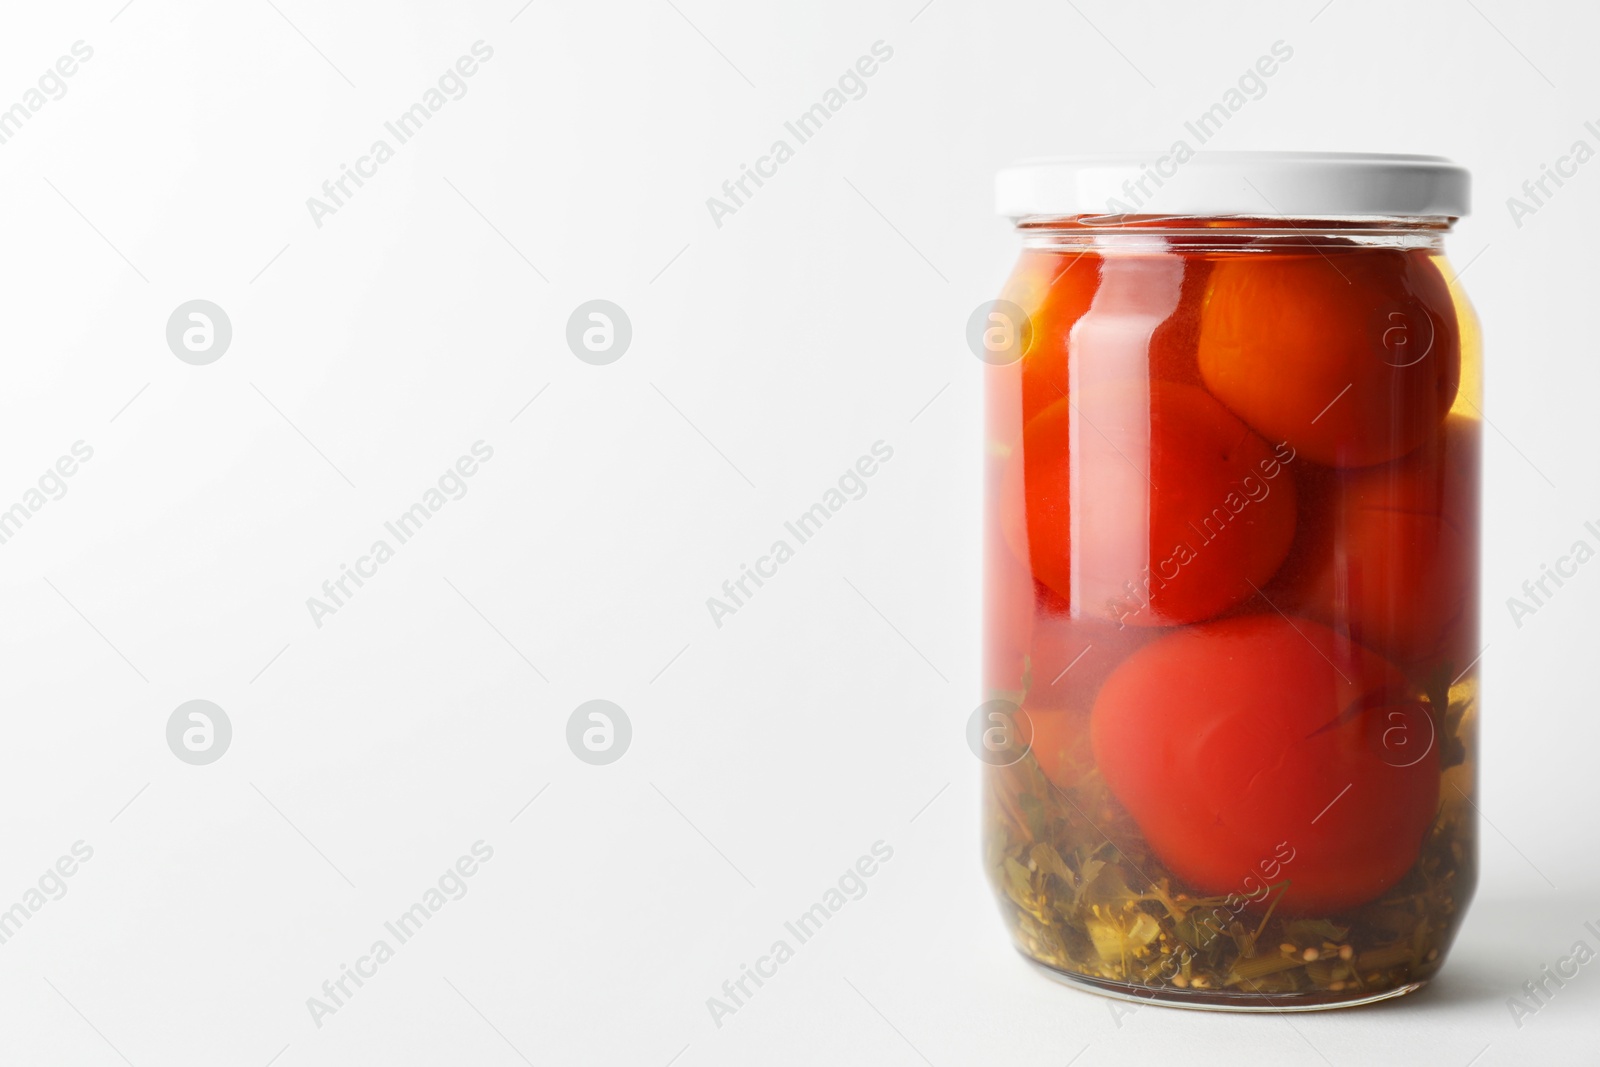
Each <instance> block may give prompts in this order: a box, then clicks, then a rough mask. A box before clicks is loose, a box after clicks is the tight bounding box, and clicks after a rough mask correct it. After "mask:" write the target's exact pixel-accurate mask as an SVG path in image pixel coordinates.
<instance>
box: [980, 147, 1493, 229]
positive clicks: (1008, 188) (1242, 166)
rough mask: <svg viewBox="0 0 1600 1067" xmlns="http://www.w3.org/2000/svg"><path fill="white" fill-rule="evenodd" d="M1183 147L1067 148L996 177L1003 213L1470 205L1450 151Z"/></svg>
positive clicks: (1294, 211) (1285, 212)
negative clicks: (1080, 151)
mask: <svg viewBox="0 0 1600 1067" xmlns="http://www.w3.org/2000/svg"><path fill="white" fill-rule="evenodd" d="M1173 149H1177V150H1179V151H1176V152H1174V151H1173V150H1168V151H1166V152H1145V153H1122V154H1116V155H1086V156H1062V157H1059V158H1053V159H1039V160H1030V161H1027V162H1023V163H1018V164H1016V165H1015V166H1011V167H1007V168H1006V169H1005V170H1002V171H1001V172H1000V173H999V174H998V175H997V176H996V177H995V207H996V210H997V211H999V213H1000V214H1002V215H1009V216H1011V217H1012V218H1020V217H1022V216H1027V215H1042V216H1050V217H1060V216H1069V215H1180V216H1229V215H1246V216H1251V217H1277V218H1335V217H1346V216H1374V215H1377V216H1402V217H1404V216H1430V215H1431V216H1438V215H1443V216H1448V217H1451V218H1459V217H1460V216H1463V215H1465V214H1467V211H1468V207H1469V196H1468V193H1469V185H1470V177H1469V175H1468V173H1467V170H1466V168H1465V167H1461V166H1458V165H1456V164H1454V163H1452V162H1450V161H1449V160H1448V159H1445V158H1444V157H1442V156H1411V155H1384V154H1377V153H1355V152H1212V151H1199V152H1192V151H1189V150H1188V146H1187V144H1185V143H1184V142H1179V143H1178V144H1176V145H1174V146H1173Z"/></svg>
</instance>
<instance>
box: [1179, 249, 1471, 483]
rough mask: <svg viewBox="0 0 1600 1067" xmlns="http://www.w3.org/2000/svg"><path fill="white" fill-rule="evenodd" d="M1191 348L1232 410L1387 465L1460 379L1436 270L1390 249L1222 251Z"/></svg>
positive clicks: (1451, 319)
mask: <svg viewBox="0 0 1600 1067" xmlns="http://www.w3.org/2000/svg"><path fill="white" fill-rule="evenodd" d="M1407 345H1409V346H1411V347H1409V348H1407V347H1406V346H1407ZM1199 350H1200V351H1199V364H1200V374H1201V377H1202V378H1203V379H1204V381H1205V385H1206V387H1207V388H1208V389H1210V390H1211V392H1212V393H1213V394H1215V395H1216V396H1217V398H1218V399H1220V400H1221V401H1222V402H1223V403H1224V404H1226V405H1227V406H1228V407H1229V409H1231V410H1232V411H1233V412H1235V413H1236V414H1237V415H1239V417H1240V418H1242V419H1244V421H1245V422H1247V423H1249V424H1250V425H1251V426H1252V427H1254V428H1255V429H1256V430H1257V431H1258V432H1260V433H1262V434H1264V435H1265V436H1267V437H1268V438H1269V439H1271V440H1274V441H1278V440H1286V441H1288V442H1289V443H1290V444H1291V445H1293V446H1294V447H1295V449H1296V450H1297V451H1299V452H1301V453H1303V454H1304V455H1305V456H1306V457H1308V458H1309V459H1311V460H1313V461H1315V462H1317V463H1321V464H1325V465H1328V466H1335V467H1361V466H1367V465H1370V464H1373V463H1384V462H1387V461H1388V460H1391V459H1394V458H1396V457H1398V456H1402V455H1404V454H1405V453H1407V452H1410V451H1411V450H1412V449H1414V448H1416V447H1417V446H1418V445H1420V444H1422V442H1423V440H1424V439H1425V438H1426V437H1427V436H1428V434H1429V433H1430V432H1431V431H1432V430H1433V429H1434V428H1435V427H1437V426H1438V425H1439V423H1440V422H1441V421H1442V420H1443V419H1444V416H1445V413H1446V412H1447V411H1449V410H1450V405H1451V403H1452V402H1453V401H1454V399H1455V395H1456V389H1457V387H1458V385H1459V384H1460V379H1461V339H1460V333H1459V329H1458V326H1457V323H1456V314H1455V307H1454V304H1453V302H1452V300H1451V295H1450V290H1449V287H1448V286H1447V285H1446V284H1445V281H1444V277H1443V275H1441V274H1440V273H1439V268H1438V267H1437V266H1436V265H1435V264H1434V263H1433V262H1432V261H1431V260H1430V259H1429V258H1427V257H1426V256H1425V255H1422V254H1420V253H1412V252H1401V251H1398V250H1394V249H1370V248H1355V249H1349V250H1337V249H1334V250H1328V251H1326V252H1323V253H1322V254H1305V255H1300V254H1285V253H1282V252H1279V253H1273V254H1271V255H1266V254H1256V255H1242V256H1231V257H1227V258H1225V259H1223V260H1221V261H1219V262H1218V263H1217V264H1216V266H1215V268H1214V269H1213V271H1212V275H1211V285H1210V291H1209V293H1208V295H1207V297H1206V302H1205V307H1204V310H1203V311H1202V313H1201V324H1200V340H1199ZM1418 351H1425V352H1426V354H1425V355H1421V356H1416V355H1414V354H1413V353H1414V352H1418ZM1412 360H1414V362H1413V361H1412ZM1401 363H1407V364H1408V365H1405V366H1401V365H1399V364H1401Z"/></svg>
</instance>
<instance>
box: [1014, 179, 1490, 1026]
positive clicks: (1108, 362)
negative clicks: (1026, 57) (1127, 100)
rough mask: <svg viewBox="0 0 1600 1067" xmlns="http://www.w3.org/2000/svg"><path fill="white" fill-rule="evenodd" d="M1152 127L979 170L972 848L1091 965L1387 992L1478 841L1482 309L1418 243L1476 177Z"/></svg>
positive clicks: (1466, 882) (1091, 979)
mask: <svg viewBox="0 0 1600 1067" xmlns="http://www.w3.org/2000/svg"><path fill="white" fill-rule="evenodd" d="M1168 164H1169V168H1168V169H1170V170H1172V171H1173V172H1174V173H1172V174H1168V173H1167V170H1162V171H1161V172H1160V175H1159V179H1160V180H1156V179H1147V180H1145V181H1144V182H1143V184H1139V179H1140V177H1141V176H1142V175H1147V174H1148V173H1149V172H1150V171H1151V170H1152V169H1153V165H1151V166H1147V165H1146V164H1145V163H1143V162H1140V161H1136V160H1134V159H1131V158H1129V159H1115V158H1094V159H1080V160H1064V161H1051V162H1045V163H1039V164H1029V165H1024V166H1021V167H1017V168H1013V169H1012V170H1010V171H1007V172H1004V173H1003V174H1002V176H1001V179H1000V183H999V189H1000V209H1001V211H1002V213H1004V214H1006V215H1009V216H1011V217H1013V218H1014V219H1016V220H1017V227H1018V230H1019V233H1020V234H1021V236H1022V238H1023V243H1024V250H1023V252H1022V256H1021V259H1020V261H1019V262H1018V264H1017V266H1016V269H1015V271H1014V273H1013V274H1012V276H1011V278H1010V280H1009V282H1008V283H1007V284H1006V287H1005V290H1004V292H1003V293H1002V297H1001V300H1000V301H997V302H996V304H995V305H994V307H993V309H991V311H990V312H989V313H988V321H987V326H988V331H987V332H986V333H985V334H984V337H985V338H986V339H987V344H986V348H985V353H984V354H985V356H986V358H985V362H986V363H987V364H988V366H987V367H986V369H985V374H986V376H987V383H986V384H987V400H986V404H987V429H986V438H987V440H986V445H987V448H986V464H987V467H986V477H987V492H986V517H985V529H986V536H985V556H986V559H985V570H986V574H985V625H984V630H985V650H984V674H985V679H984V681H985V688H986V690H987V692H986V701H987V702H986V704H985V708H986V709H989V710H988V715H989V719H990V725H991V727H992V729H990V730H989V731H988V733H986V734H985V737H986V738H988V739H998V740H993V741H991V742H990V743H989V745H988V748H989V753H988V755H987V756H986V758H985V762H986V763H987V764H988V767H987V768H986V783H985V789H984V808H985V810H984V828H985V831H984V832H985V862H986V865H987V868H988V871H989V874H990V876H991V879H992V881H993V884H994V886H995V889H996V891H997V894H998V896H999V899H1000V903H1001V908H1002V911H1003V914H1004V917H1005V921H1006V923H1007V925H1008V926H1009V927H1010V929H1011V932H1012V935H1013V937H1014V938H1015V941H1016V945H1017V947H1018V948H1019V949H1020V950H1021V952H1022V953H1023V954H1024V955H1025V956H1026V957H1028V958H1029V959H1031V960H1032V961H1034V962H1035V963H1037V964H1039V965H1040V966H1041V967H1043V968H1046V969H1047V970H1048V971H1049V972H1050V973H1051V974H1052V975H1054V976H1057V977H1060V978H1061V979H1063V980H1065V981H1067V982H1068V983H1069V984H1072V985H1076V986H1078V987H1080V988H1086V989H1090V990H1093V991H1095V992H1100V993H1104V994H1108V995H1112V996H1123V997H1136V998H1138V999H1140V1000H1142V1001H1154V1002H1159V1003H1165V1004H1171V1005H1178V1006H1185V1007H1203V1008H1212V1009H1229V1010H1271V1011H1279V1010H1294V1009H1314V1008H1329V1007H1336V1006H1341V1005H1352V1004H1362V1003H1367V1002H1370V1001H1374V1000H1379V999H1383V998H1386V997H1392V996H1397V995H1400V994H1403V993H1407V992H1410V991H1412V990H1415V989H1417V988H1419V987H1420V986H1421V985H1422V984H1423V983H1425V982H1426V981H1427V980H1428V979H1429V978H1430V977H1431V976H1432V975H1433V974H1434V973H1435V972H1436V971H1437V970H1438V968H1439V967H1440V965H1441V964H1442V963H1443V961H1444V957H1445V954H1446V952H1447V951H1448V949H1449V947H1450V943H1451V941H1452V940H1453V938H1454V937H1455V934H1456V931H1457V929H1458V928H1459V926H1460V923H1461V919H1462V916H1463V913H1464V911H1465V908H1466V906H1467V903H1468V901H1469V900H1470V898H1471V895H1472V892H1473V888H1474V885H1475V882H1476V877H1477V842H1476V823H1475V815H1476V808H1475V806H1474V800H1473V796H1474V793H1475V789H1476V767H1477V742H1476V737H1477V722H1478V711H1479V708H1478V675H1477V659H1478V654H1479V645H1478V587H1477V573H1478V528H1479V501H1478V485H1479V452H1480V442H1481V439H1482V433H1481V429H1482V422H1481V415H1480V411H1479V405H1480V403H1481V395H1480V391H1481V367H1480V342H1479V335H1478V330H1477V325H1476V322H1475V320H1474V318H1473V315H1472V312H1471V309H1470V308H1469V306H1468V305H1467V303H1466V300H1465V298H1464V297H1463V295H1462V294H1461V291H1460V289H1459V287H1458V286H1457V285H1456V283H1455V280H1454V272H1453V271H1452V270H1451V268H1450V267H1449V265H1448V264H1447V263H1446V262H1445V261H1444V259H1443V255H1442V251H1441V243H1442V238H1443V236H1444V234H1445V233H1446V232H1447V231H1448V230H1449V228H1450V226H1451V224H1452V222H1453V221H1454V219H1455V218H1456V217H1459V216H1461V215H1462V214H1464V213H1465V212H1466V209H1467V202H1466V201H1467V177H1466V174H1465V172H1464V171H1462V170H1461V169H1460V168H1458V167H1455V166H1453V165H1451V164H1448V163H1447V162H1445V161H1443V160H1440V159H1437V158H1433V157H1420V156H1346V155H1323V154H1277V153H1266V154H1262V153H1250V154H1241V153H1212V154H1201V155H1198V156H1195V157H1194V158H1193V159H1189V160H1185V161H1182V162H1181V164H1174V163H1172V161H1171V160H1170V159H1169V160H1168ZM1124 183H1129V184H1124ZM1130 188H1133V189H1135V190H1139V189H1143V190H1145V191H1146V192H1147V193H1148V192H1154V193H1155V195H1154V196H1153V197H1150V198H1149V199H1145V198H1140V199H1138V201H1137V202H1136V203H1129V202H1128V201H1129V194H1128V191H1127V190H1128V189H1130ZM1269 208H1270V211H1267V210H1266V209H1269ZM1107 210H1113V211H1116V212H1118V214H1114V215H1108V214H1104V212H1105V211H1107Z"/></svg>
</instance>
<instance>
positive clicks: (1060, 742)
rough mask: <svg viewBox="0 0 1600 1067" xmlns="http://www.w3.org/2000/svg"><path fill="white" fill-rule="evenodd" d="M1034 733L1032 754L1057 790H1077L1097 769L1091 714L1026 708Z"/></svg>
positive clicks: (1077, 709) (1066, 709) (1059, 709)
mask: <svg viewBox="0 0 1600 1067" xmlns="http://www.w3.org/2000/svg"><path fill="white" fill-rule="evenodd" d="M1023 714H1024V715H1025V716H1026V719H1027V723H1028V728H1029V729H1030V730H1031V731H1032V736H1031V738H1030V740H1029V749H1028V750H1029V752H1030V753H1032V756H1033V759H1034V761H1035V762H1037V763H1038V764H1039V769H1040V770H1041V771H1043V772H1044V776H1045V777H1046V778H1048V779H1050V781H1051V782H1053V783H1054V784H1055V785H1056V787H1057V788H1059V789H1063V790H1067V789H1076V788H1078V787H1079V786H1081V785H1082V784H1083V779H1084V778H1085V777H1086V776H1087V775H1088V774H1089V773H1090V772H1091V771H1092V770H1093V768H1094V759H1093V755H1092V750H1091V749H1090V746H1089V712H1088V711H1087V710H1084V709H1080V708H1040V707H1033V706H1029V707H1026V708H1024V709H1023Z"/></svg>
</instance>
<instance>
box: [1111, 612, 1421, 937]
mask: <svg viewBox="0 0 1600 1067" xmlns="http://www.w3.org/2000/svg"><path fill="white" fill-rule="evenodd" d="M1432 731H1433V726H1432V722H1431V720H1430V719H1429V716H1428V712H1427V709H1426V706H1425V705H1422V704H1420V703H1418V702H1417V701H1416V700H1415V699H1414V697H1413V696H1412V695H1411V694H1410V693H1409V691H1408V689H1407V687H1406V683H1405V679H1404V677H1403V676H1402V675H1401V674H1400V672H1399V671H1398V670H1397V669H1396V668H1395V667H1394V666H1392V665H1391V664H1389V663H1388V662H1387V661H1385V660H1384V659H1382V658H1381V657H1379V656H1377V655H1376V654H1374V653H1372V652H1370V651H1368V650H1367V649H1364V648H1362V647H1361V646H1359V645H1356V644H1353V643H1352V642H1350V641H1349V640H1347V639H1344V638H1341V637H1340V636H1339V635H1338V634H1336V633H1334V632H1333V631H1332V630H1329V629H1328V628H1327V627H1325V626H1323V625H1321V624H1320V623H1317V622H1314V621H1312V620H1310V619H1292V620H1291V619H1288V618H1285V617H1282V616H1279V615H1275V614H1274V615H1253V616H1246V617H1243V618H1237V619H1230V620H1228V621H1225V622H1217V623H1210V624H1205V625H1201V626H1194V627H1187V628H1185V629H1182V630H1177V631H1174V632H1172V633H1170V634H1167V635H1164V636H1162V637H1161V638H1160V639H1159V640H1157V641H1155V642H1154V643H1152V644H1150V645H1147V646H1146V647H1144V648H1142V649H1140V650H1139V651H1138V652H1135V653H1134V654H1133V655H1132V656H1130V657H1129V658H1128V659H1127V660H1126V661H1125V662H1124V663H1123V664H1122V666H1120V667H1118V668H1117V669H1116V670H1115V671H1114V672H1112V675H1111V677H1110V678H1108V679H1106V682H1105V685H1104V686H1102V687H1101V690H1100V695H1099V698H1098V699H1097V700H1096V701H1095V706H1094V711H1093V714H1092V718H1091V724H1090V734H1091V743H1092V747H1093V752H1094V757H1095V760H1096V762H1097V764H1098V766H1099V768H1100V771H1101V773H1102V774H1103V775H1104V777H1105V781H1106V784H1107V785H1108V786H1109V787H1110V789H1111V791H1112V793H1113V794H1114V795H1115V796H1116V798H1117V800H1118V801H1119V802H1120V803H1121V804H1122V805H1123V806H1124V807H1125V808H1126V809H1127V810H1128V812H1129V814H1131V815H1132V816H1133V818H1134V820H1135V821H1136V822H1137V823H1138V824H1139V827H1140V829H1141V830H1142V831H1143V832H1144V835H1145V838H1146V840H1147V841H1148V842H1149V844H1150V846H1151V848H1152V849H1153V850H1154V851H1155V853H1156V855H1157V856H1158V857H1159V858H1160V859H1161V861H1162V862H1163V863H1164V864H1166V866H1167V867H1168V868H1169V869H1170V870H1171V871H1172V872H1173V874H1175V875H1176V876H1177V877H1178V878H1179V879H1180V880H1181V881H1182V882H1183V883H1184V884H1185V885H1187V886H1188V887H1189V888H1190V889H1192V890H1194V891H1196V892H1199V893H1204V894H1224V893H1231V892H1239V891H1242V890H1243V891H1249V890H1252V889H1253V888H1255V886H1253V885H1252V884H1251V882H1249V881H1247V879H1253V880H1254V882H1255V883H1257V884H1260V883H1262V880H1263V878H1264V879H1265V882H1267V883H1275V882H1278V881H1281V880H1283V879H1284V878H1287V879H1289V880H1290V883H1291V884H1290V885H1289V887H1288V888H1287V890H1286V891H1285V894H1284V896H1283V898H1282V901H1281V904H1280V908H1281V909H1282V910H1283V911H1284V912H1285V913H1297V912H1298V913H1311V914H1324V913H1328V912H1337V911H1340V910H1343V909H1346V908H1350V907H1354V906H1356V905H1359V904H1363V903H1366V902H1367V901H1370V900H1373V899H1375V898H1376V897H1377V896H1378V895H1379V894H1381V893H1383V892H1384V891H1385V890H1387V889H1388V888H1389V887H1390V886H1392V885H1394V884H1395V883H1396V882H1397V881H1399V879H1400V878H1401V877H1402V876H1403V875H1404V874H1405V873H1406V871H1407V870H1408V869H1409V868H1410V867H1411V865H1412V863H1414V862H1415V861H1416V858H1417V854H1418V852H1419V851H1420V849H1421V845H1422V839H1423V836H1424V834H1426V832H1427V830H1428V828H1429V826H1430V825H1431V824H1432V822H1433V819H1434V816H1435V812H1436V808H1437V805H1438V801H1439V753H1438V750H1437V746H1436V744H1434V740H1435V738H1434V734H1433V732H1432ZM1286 852H1287V854H1291V855H1292V856H1293V859H1292V860H1289V861H1285V860H1283V858H1282V857H1283V856H1284V855H1285V854H1286Z"/></svg>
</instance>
